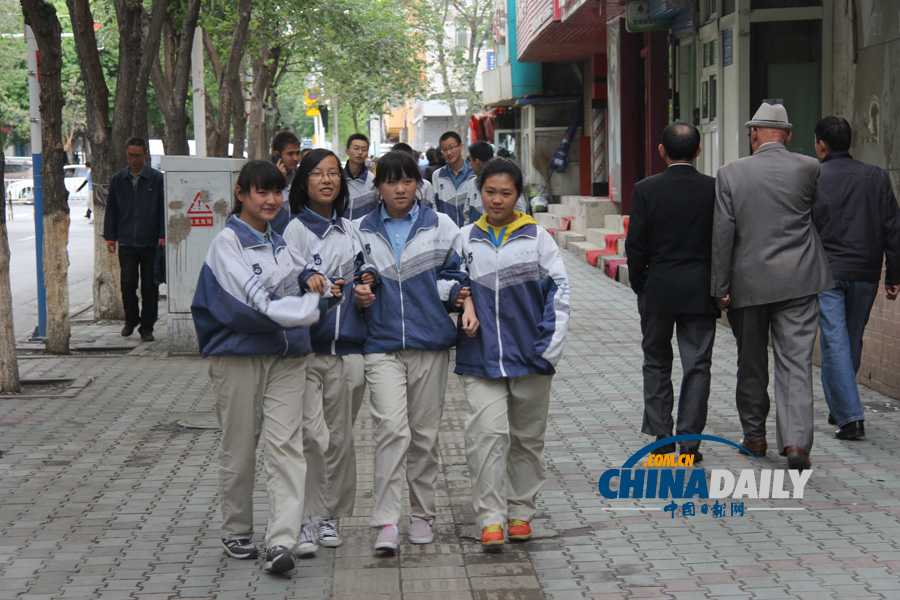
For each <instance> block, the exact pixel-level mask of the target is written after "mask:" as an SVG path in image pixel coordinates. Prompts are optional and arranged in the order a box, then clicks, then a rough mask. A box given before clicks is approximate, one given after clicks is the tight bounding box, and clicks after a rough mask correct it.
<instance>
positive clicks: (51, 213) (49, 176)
mask: <svg viewBox="0 0 900 600" xmlns="http://www.w3.org/2000/svg"><path fill="white" fill-rule="evenodd" d="M21 2H22V12H23V13H24V14H25V23H26V24H27V25H30V26H31V29H32V31H33V32H34V38H35V41H36V42H37V47H38V52H39V56H38V72H39V74H40V78H39V87H40V98H41V144H42V148H41V152H42V163H41V178H42V180H43V201H44V214H43V221H44V244H43V253H44V286H45V288H46V291H47V335H46V337H45V338H44V347H45V351H46V352H49V353H53V354H66V353H68V352H69V332H70V330H69V282H68V269H69V252H68V249H67V247H68V243H69V204H68V198H69V192H68V191H66V186H65V182H64V179H63V167H64V166H65V164H66V154H65V151H64V150H63V140H62V108H63V101H64V100H63V98H64V96H63V89H62V77H61V73H62V27H60V24H59V19H58V18H57V16H56V8H55V7H54V6H53V5H52V4H48V3H47V2H44V0H21Z"/></svg>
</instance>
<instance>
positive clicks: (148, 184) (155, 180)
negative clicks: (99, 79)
mask: <svg viewBox="0 0 900 600" xmlns="http://www.w3.org/2000/svg"><path fill="white" fill-rule="evenodd" d="M125 148H126V149H125V153H126V154H125V156H126V159H127V160H128V166H127V167H125V168H124V169H122V170H121V171H119V172H118V173H116V174H115V175H113V176H112V179H110V182H109V195H108V197H107V204H106V222H105V223H104V227H103V237H104V238H105V239H106V249H107V250H109V252H110V253H115V251H116V244H118V246H119V267H120V268H121V270H122V287H121V289H122V304H123V305H124V308H125V327H123V328H122V335H123V336H125V337H128V336H129V335H131V334H132V333H133V332H134V328H135V327H138V326H139V329H138V333H140V335H141V339H142V340H144V341H145V342H152V341H153V339H154V338H153V325H154V323H156V318H157V312H158V307H157V304H158V302H159V287H158V286H157V285H156V282H155V281H154V278H153V262H154V261H153V259H154V256H155V255H156V247H157V246H163V247H164V246H165V245H166V239H165V238H166V224H165V205H164V185H163V175H162V173H160V172H159V171H157V170H156V169H153V168H151V167H150V166H149V165H147V164H146V158H147V142H146V140H144V139H143V138H139V137H133V138H130V139H129V140H128V141H127V142H126V143H125ZM138 281H140V284H141V302H142V303H143V306H142V307H141V308H140V309H139V308H138V298H137V287H138Z"/></svg>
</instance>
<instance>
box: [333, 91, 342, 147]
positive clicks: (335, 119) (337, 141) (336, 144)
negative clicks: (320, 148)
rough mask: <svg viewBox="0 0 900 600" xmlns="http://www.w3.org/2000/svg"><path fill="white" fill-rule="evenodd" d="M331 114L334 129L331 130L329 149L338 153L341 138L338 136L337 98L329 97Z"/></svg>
mask: <svg viewBox="0 0 900 600" xmlns="http://www.w3.org/2000/svg"><path fill="white" fill-rule="evenodd" d="M331 114H332V115H334V116H333V117H332V122H333V123H334V125H333V127H334V130H333V131H332V132H331V140H332V142H331V144H332V146H331V150H332V152H334V153H335V154H338V153H339V152H340V151H341V150H340V148H341V138H340V137H339V136H338V106H337V100H335V99H334V98H332V99H331Z"/></svg>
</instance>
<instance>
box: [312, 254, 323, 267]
mask: <svg viewBox="0 0 900 600" xmlns="http://www.w3.org/2000/svg"><path fill="white" fill-rule="evenodd" d="M313 260H314V261H315V263H316V266H319V265H321V264H322V257H321V256H319V255H318V254H313Z"/></svg>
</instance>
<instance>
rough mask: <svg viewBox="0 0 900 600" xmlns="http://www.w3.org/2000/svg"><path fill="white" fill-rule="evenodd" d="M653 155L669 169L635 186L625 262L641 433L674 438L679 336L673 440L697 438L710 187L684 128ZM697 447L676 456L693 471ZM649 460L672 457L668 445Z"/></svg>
mask: <svg viewBox="0 0 900 600" xmlns="http://www.w3.org/2000/svg"><path fill="white" fill-rule="evenodd" d="M659 153H660V155H661V156H662V157H663V160H665V161H666V165H667V167H668V168H667V169H666V171H665V172H663V173H660V174H659V175H653V176H652V177H648V178H647V179H644V180H643V181H640V182H638V184H637V185H635V186H634V191H633V192H632V196H631V217H630V221H629V224H628V236H627V237H626V238H625V254H626V255H627V256H628V275H629V279H630V280H631V287H632V288H633V289H634V291H635V293H637V295H638V311H639V312H640V315H641V332H642V333H643V341H642V342H641V347H642V349H643V351H644V367H643V372H644V423H643V426H642V427H641V431H642V432H643V433H646V434H649V435H655V436H656V439H657V440H660V439H663V438H666V437H669V436H671V435H672V426H673V421H672V408H673V406H674V402H675V399H674V392H673V389H672V333H673V330H675V329H676V328H677V333H676V335H677V338H678V349H679V352H680V354H681V365H682V369H683V371H684V376H683V377H682V380H681V391H680V392H679V394H678V420H677V423H675V424H674V425H675V433H676V434H677V435H682V434H700V433H703V428H704V427H705V426H706V412H707V402H708V400H709V383H710V374H709V369H710V366H711V364H712V348H713V342H714V341H715V337H716V318H717V317H718V315H719V310H718V309H717V308H716V305H715V302H714V300H713V298H712V296H710V295H709V286H710V265H711V261H712V258H711V254H712V225H713V206H714V205H715V201H716V180H715V179H713V178H712V177H709V176H707V175H703V174H701V173H698V172H697V170H696V169H695V168H694V166H693V164H692V163H693V161H694V159H695V158H697V155H699V154H700V133H699V132H698V131H697V128H696V127H694V126H693V125H691V124H689V123H684V122H676V123H672V124H671V125H669V126H668V127H666V129H665V131H664V132H663V136H662V144H660V145H659ZM699 445H700V440H684V441H683V442H682V444H681V453H682V454H691V455H693V456H694V463H698V462H700V461H701V460H702V459H703V456H702V455H701V454H700V452H698V450H697V449H698V447H699ZM654 452H656V453H659V454H668V453H671V452H675V444H667V445H665V446H662V447H661V448H658V449H657V450H655V451H654Z"/></svg>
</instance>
